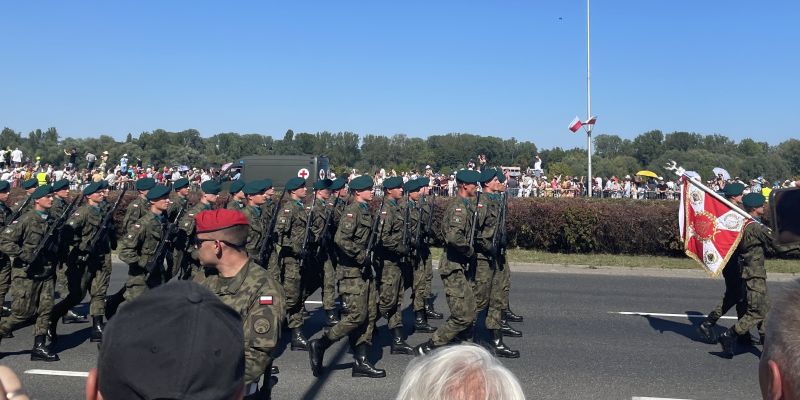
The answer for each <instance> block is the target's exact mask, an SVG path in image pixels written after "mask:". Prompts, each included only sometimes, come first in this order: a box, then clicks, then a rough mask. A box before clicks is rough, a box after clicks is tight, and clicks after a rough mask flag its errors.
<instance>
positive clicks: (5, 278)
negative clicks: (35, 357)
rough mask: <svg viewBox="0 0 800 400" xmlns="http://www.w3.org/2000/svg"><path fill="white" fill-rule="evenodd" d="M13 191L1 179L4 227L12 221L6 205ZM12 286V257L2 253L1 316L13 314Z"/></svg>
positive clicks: (0, 206) (0, 219)
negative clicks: (9, 303)
mask: <svg viewBox="0 0 800 400" xmlns="http://www.w3.org/2000/svg"><path fill="white" fill-rule="evenodd" d="M10 191H11V184H9V183H8V181H0V223H2V224H3V228H5V227H6V226H8V224H10V223H11V215H12V214H13V213H14V212H13V211H11V209H10V208H8V206H7V205H6V202H7V201H8V194H9V193H10ZM10 286H11V258H10V257H9V256H8V254H5V253H0V302H2V304H0V305H2V306H3V311H2V314H0V316H2V317H7V316H9V315H11V309H10V308H8V307H6V304H5V301H6V294H7V293H8V288H9V287H10ZM12 337H14V335H13V334H12V333H11V332H8V333H7V334H6V336H3V338H12Z"/></svg>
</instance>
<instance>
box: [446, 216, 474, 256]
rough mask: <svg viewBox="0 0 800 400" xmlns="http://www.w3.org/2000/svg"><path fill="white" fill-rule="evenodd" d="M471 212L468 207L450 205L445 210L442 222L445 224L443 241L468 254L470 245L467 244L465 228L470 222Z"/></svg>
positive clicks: (468, 233)
mask: <svg viewBox="0 0 800 400" xmlns="http://www.w3.org/2000/svg"><path fill="white" fill-rule="evenodd" d="M470 218H472V213H471V212H470V209H469V208H467V207H465V206H463V205H460V206H458V207H451V208H450V209H448V210H447V211H446V212H445V215H444V218H443V219H442V223H444V224H446V225H445V243H446V244H447V245H448V246H449V247H451V248H453V249H456V250H458V251H460V252H462V253H464V254H465V255H469V253H470V252H471V247H470V245H469V235H470V233H471V232H467V228H468V227H469V224H470V220H469V219H470Z"/></svg>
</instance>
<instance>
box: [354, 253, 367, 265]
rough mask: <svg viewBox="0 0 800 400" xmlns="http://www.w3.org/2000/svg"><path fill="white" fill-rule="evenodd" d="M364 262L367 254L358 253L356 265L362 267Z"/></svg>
mask: <svg viewBox="0 0 800 400" xmlns="http://www.w3.org/2000/svg"><path fill="white" fill-rule="evenodd" d="M366 261H367V252H366V251H362V252H360V253H358V254H357V255H356V263H357V264H358V265H364V263H366Z"/></svg>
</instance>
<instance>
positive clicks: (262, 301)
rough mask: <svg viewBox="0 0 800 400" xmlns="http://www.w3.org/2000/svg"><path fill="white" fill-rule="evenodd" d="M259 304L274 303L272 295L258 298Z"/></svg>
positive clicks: (268, 304)
mask: <svg viewBox="0 0 800 400" xmlns="http://www.w3.org/2000/svg"><path fill="white" fill-rule="evenodd" d="M258 304H261V305H262V306H270V305H272V296H260V297H259V298H258Z"/></svg>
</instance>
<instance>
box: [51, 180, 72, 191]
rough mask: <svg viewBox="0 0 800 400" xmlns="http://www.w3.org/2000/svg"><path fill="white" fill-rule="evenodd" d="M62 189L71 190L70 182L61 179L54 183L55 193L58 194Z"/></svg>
mask: <svg viewBox="0 0 800 400" xmlns="http://www.w3.org/2000/svg"><path fill="white" fill-rule="evenodd" d="M62 189H69V181H68V180H66V179H59V180H57V181H55V182H53V191H54V192H57V191H59V190H62Z"/></svg>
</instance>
